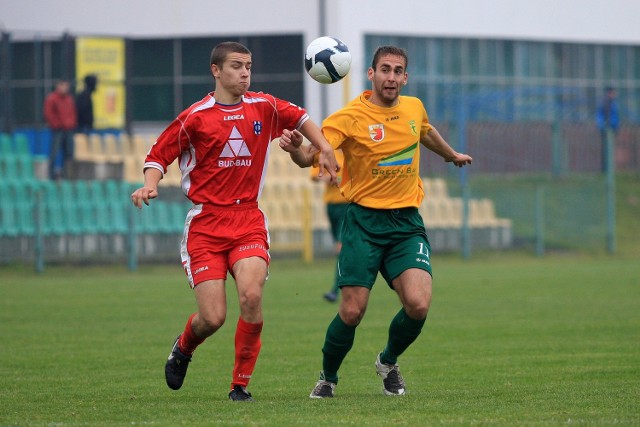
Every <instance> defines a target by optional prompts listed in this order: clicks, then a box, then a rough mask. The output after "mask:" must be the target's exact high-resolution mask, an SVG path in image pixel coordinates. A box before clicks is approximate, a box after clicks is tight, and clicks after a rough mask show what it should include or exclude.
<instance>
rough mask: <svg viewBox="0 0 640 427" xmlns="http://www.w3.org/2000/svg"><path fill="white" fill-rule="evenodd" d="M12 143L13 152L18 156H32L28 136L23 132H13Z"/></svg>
mask: <svg viewBox="0 0 640 427" xmlns="http://www.w3.org/2000/svg"><path fill="white" fill-rule="evenodd" d="M13 145H14V147H15V153H16V155H18V156H19V157H27V158H31V157H33V154H32V152H31V147H30V144H29V137H28V136H27V135H25V134H23V133H15V134H13Z"/></svg>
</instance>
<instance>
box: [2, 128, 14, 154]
mask: <svg viewBox="0 0 640 427" xmlns="http://www.w3.org/2000/svg"><path fill="white" fill-rule="evenodd" d="M14 154H15V151H14V149H13V141H12V140H11V135H9V134H7V133H0V156H2V157H6V156H12V155H14Z"/></svg>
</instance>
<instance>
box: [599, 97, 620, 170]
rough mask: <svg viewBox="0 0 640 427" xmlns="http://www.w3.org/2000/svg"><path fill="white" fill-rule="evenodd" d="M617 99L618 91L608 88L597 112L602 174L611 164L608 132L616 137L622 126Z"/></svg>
mask: <svg viewBox="0 0 640 427" xmlns="http://www.w3.org/2000/svg"><path fill="white" fill-rule="evenodd" d="M616 98H617V93H616V90H615V89H614V88H613V87H611V86H609V87H607V88H606V90H605V95H604V99H603V100H602V103H601V104H600V105H599V106H598V110H597V112H596V123H597V125H598V129H600V142H601V143H600V153H601V155H600V159H601V170H602V172H606V171H607V168H608V164H609V152H608V150H607V134H608V131H612V136H615V133H616V132H618V126H619V124H620V119H619V116H618V101H617V100H616ZM614 142H615V139H614V140H612V143H614Z"/></svg>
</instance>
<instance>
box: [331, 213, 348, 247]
mask: <svg viewBox="0 0 640 427" xmlns="http://www.w3.org/2000/svg"><path fill="white" fill-rule="evenodd" d="M347 206H349V203H327V217H328V218H329V224H330V225H331V235H332V236H333V241H334V242H341V241H342V238H341V236H340V230H341V229H342V220H344V214H345V212H347Z"/></svg>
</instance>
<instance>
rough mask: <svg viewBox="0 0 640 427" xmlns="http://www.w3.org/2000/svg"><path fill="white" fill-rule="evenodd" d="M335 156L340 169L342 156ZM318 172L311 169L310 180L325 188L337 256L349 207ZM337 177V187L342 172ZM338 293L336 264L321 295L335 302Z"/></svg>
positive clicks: (334, 187)
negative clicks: (333, 272)
mask: <svg viewBox="0 0 640 427" xmlns="http://www.w3.org/2000/svg"><path fill="white" fill-rule="evenodd" d="M334 153H335V155H336V160H337V161H338V164H339V165H340V167H342V163H343V161H344V155H343V154H342V151H341V150H335V151H334ZM319 171H320V168H319V167H312V168H311V179H312V180H313V181H317V182H322V183H323V184H324V186H325V188H324V198H323V200H324V203H325V205H326V208H327V217H328V218H329V225H330V227H331V237H332V238H333V242H334V245H335V246H334V251H335V253H336V255H337V254H339V253H340V249H342V238H341V237H340V233H341V230H340V229H341V228H342V220H343V218H344V214H345V212H346V211H347V206H349V201H348V200H347V199H345V198H344V196H343V195H342V193H341V192H340V188H339V187H336V186H335V185H333V184H331V182H329V178H330V177H329V176H327V175H326V174H323V175H322V176H318V172H319ZM337 176H338V186H339V185H340V182H341V181H342V170H340V171H338V172H337ZM339 293H340V287H339V286H338V266H337V264H336V269H335V274H334V277H333V284H332V285H331V289H330V290H329V291H328V292H326V293H325V294H323V297H324V299H325V300H327V301H329V302H336V301H337V300H338V294H339Z"/></svg>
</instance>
